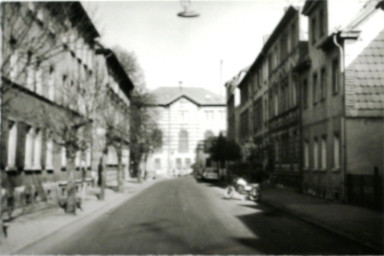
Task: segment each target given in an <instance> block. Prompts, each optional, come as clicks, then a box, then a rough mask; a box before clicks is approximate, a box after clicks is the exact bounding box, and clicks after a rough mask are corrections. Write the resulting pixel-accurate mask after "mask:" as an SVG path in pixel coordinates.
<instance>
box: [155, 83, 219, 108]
mask: <svg viewBox="0 0 384 256" xmlns="http://www.w3.org/2000/svg"><path fill="white" fill-rule="evenodd" d="M151 94H152V95H153V96H154V98H155V101H156V105H161V106H169V105H171V104H172V103H174V102H175V101H177V100H178V99H180V98H183V97H184V98H186V99H188V100H190V101H192V102H193V103H195V104H196V105H199V106H225V99H224V97H222V96H220V95H217V94H215V93H213V92H210V91H208V90H206V89H204V88H201V87H160V88H158V89H156V90H154V91H153V92H151Z"/></svg>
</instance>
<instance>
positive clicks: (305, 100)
mask: <svg viewBox="0 0 384 256" xmlns="http://www.w3.org/2000/svg"><path fill="white" fill-rule="evenodd" d="M308 101H309V95H308V81H307V79H304V80H303V107H304V109H306V108H307V107H308Z"/></svg>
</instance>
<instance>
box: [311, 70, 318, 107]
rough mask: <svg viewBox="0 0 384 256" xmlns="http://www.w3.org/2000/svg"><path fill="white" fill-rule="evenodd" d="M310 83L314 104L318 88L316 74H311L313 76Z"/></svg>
mask: <svg viewBox="0 0 384 256" xmlns="http://www.w3.org/2000/svg"><path fill="white" fill-rule="evenodd" d="M312 84H313V88H312V89H313V91H312V92H313V95H312V97H313V104H316V103H317V97H318V96H317V95H318V88H317V74H316V73H314V74H313V77H312Z"/></svg>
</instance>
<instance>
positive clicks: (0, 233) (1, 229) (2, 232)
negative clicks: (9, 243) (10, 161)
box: [0, 170, 7, 244]
mask: <svg viewBox="0 0 384 256" xmlns="http://www.w3.org/2000/svg"><path fill="white" fill-rule="evenodd" d="M3 175H4V174H3V171H2V170H0V181H2V180H3V177H2V176H3ZM2 188H3V186H2V183H1V182H0V244H1V243H2V241H3V240H4V239H5V237H6V235H7V226H6V224H5V223H4V222H3V218H2V216H3V204H2V203H1V202H3V195H2V193H1V191H2Z"/></svg>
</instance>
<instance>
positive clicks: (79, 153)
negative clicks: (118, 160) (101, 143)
mask: <svg viewBox="0 0 384 256" xmlns="http://www.w3.org/2000/svg"><path fill="white" fill-rule="evenodd" d="M108 152H109V150H108ZM80 164H81V151H80V150H78V151H77V152H76V157H75V166H76V167H80Z"/></svg>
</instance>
